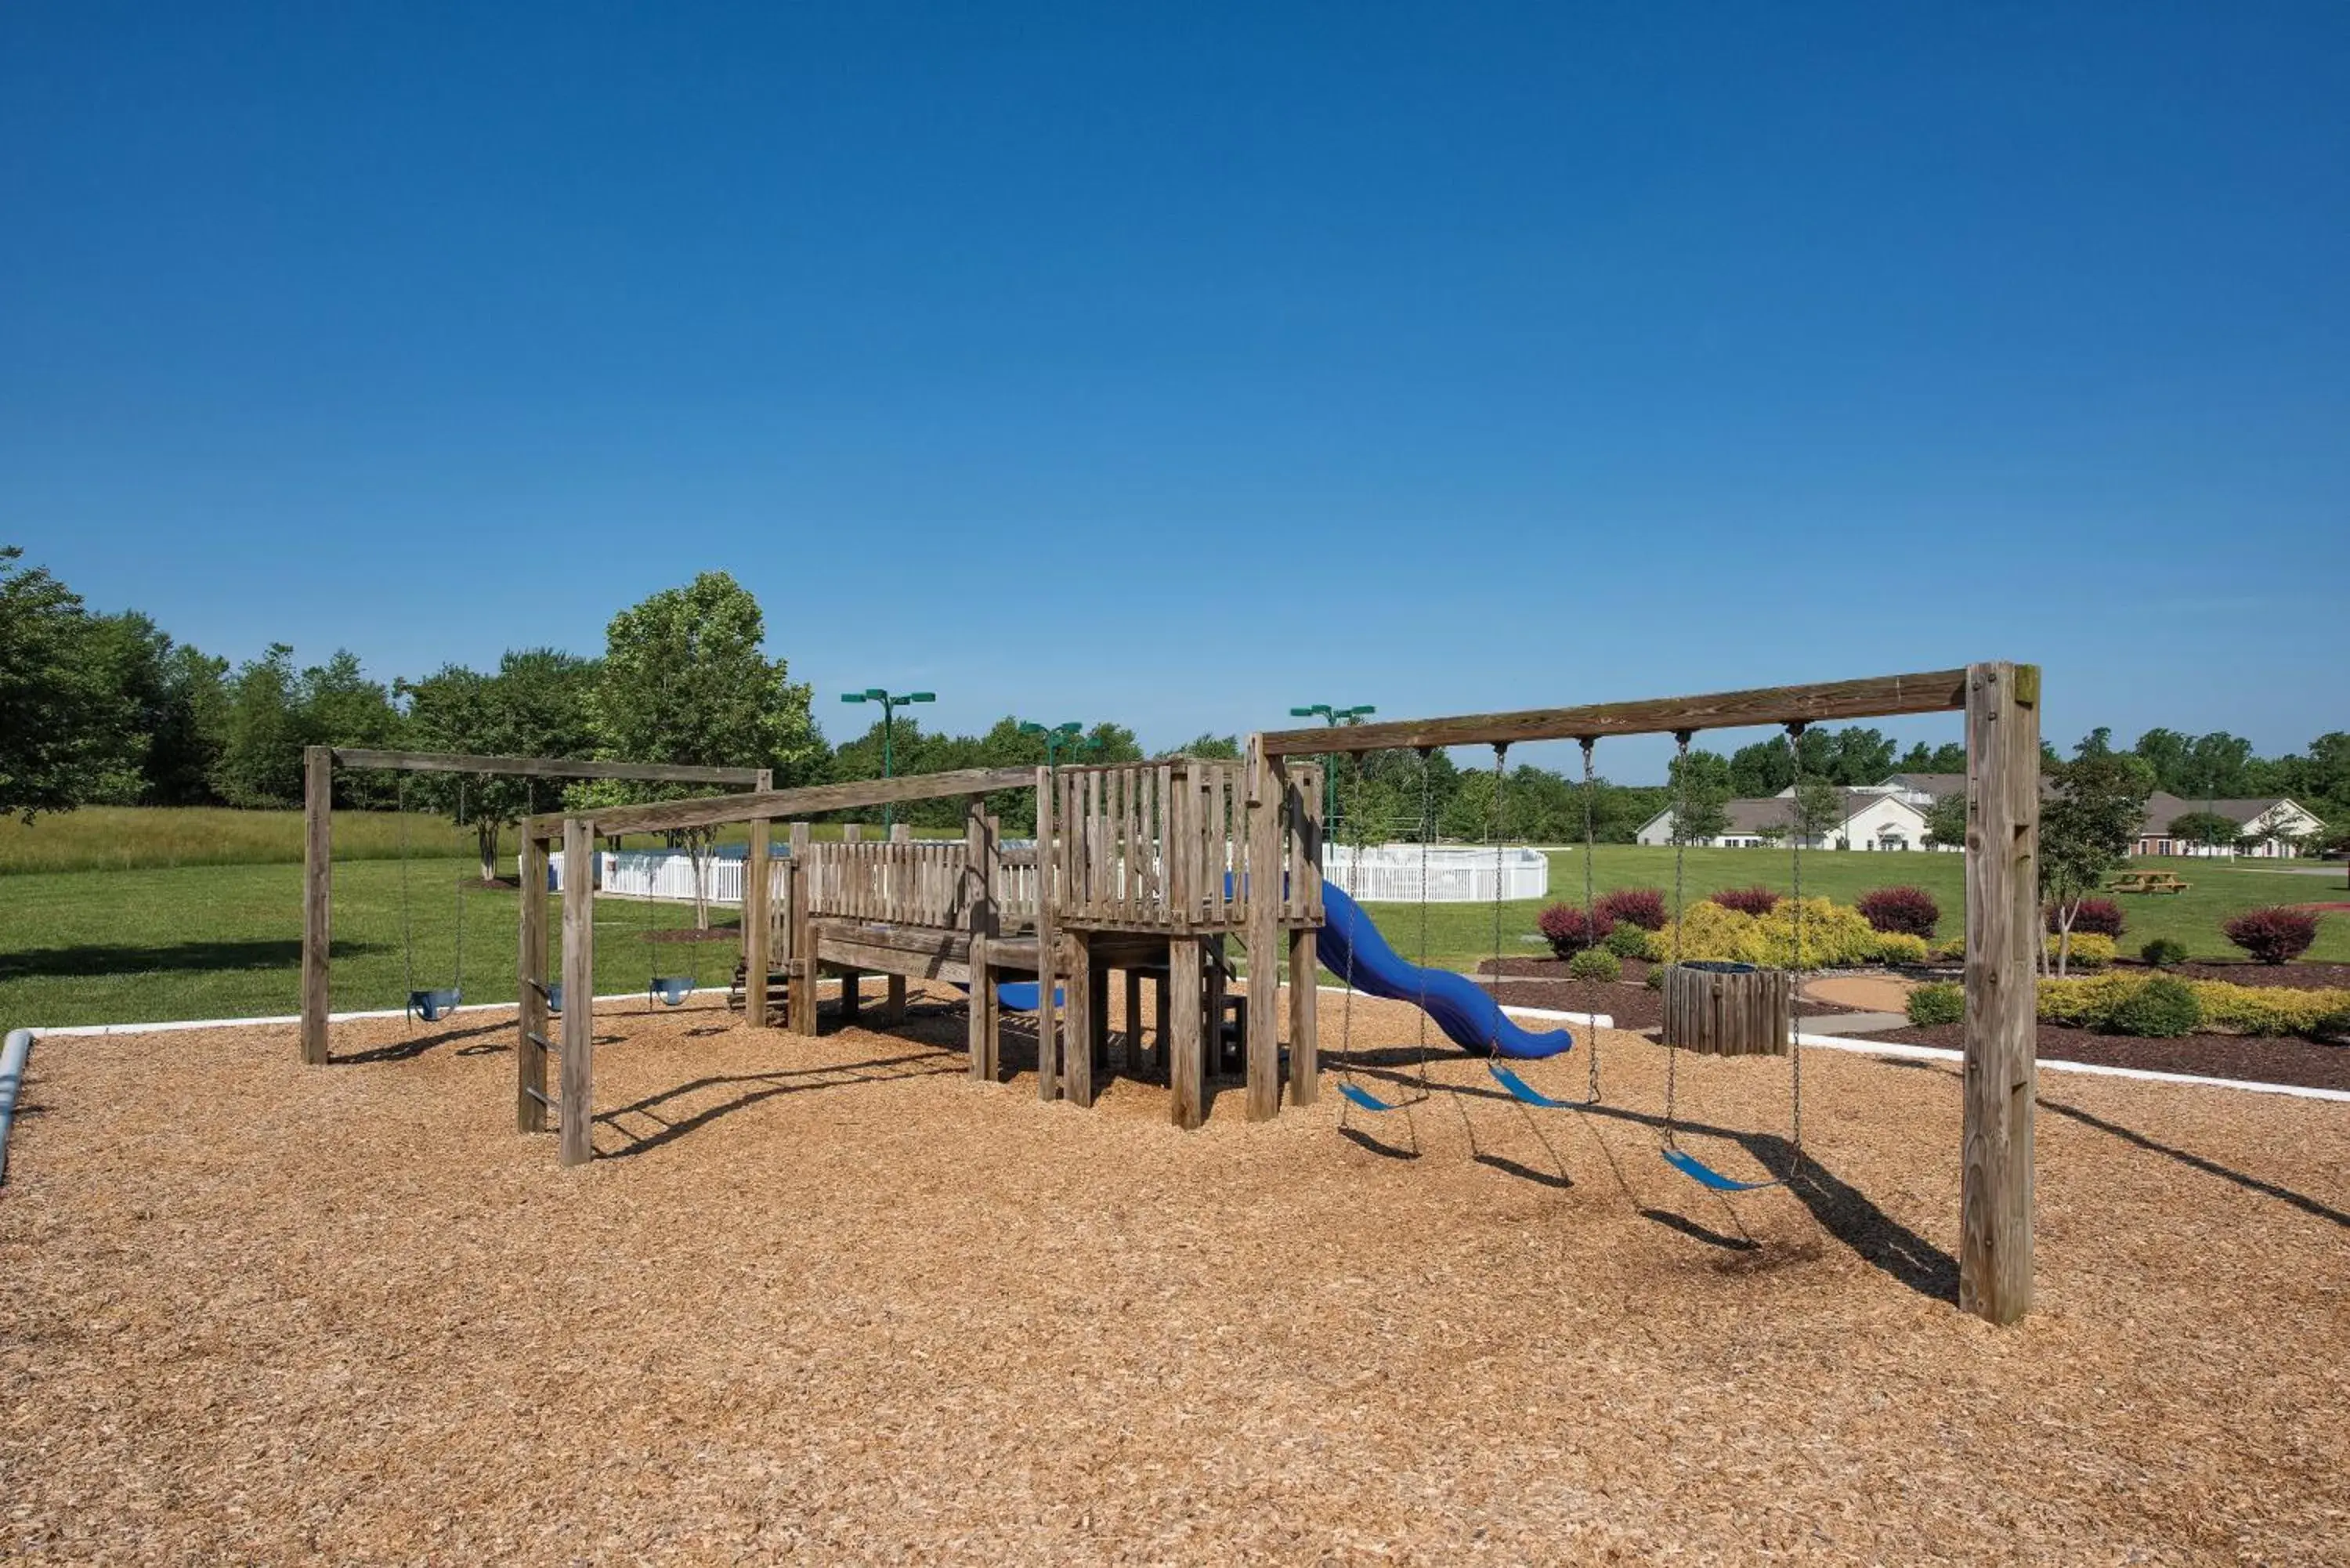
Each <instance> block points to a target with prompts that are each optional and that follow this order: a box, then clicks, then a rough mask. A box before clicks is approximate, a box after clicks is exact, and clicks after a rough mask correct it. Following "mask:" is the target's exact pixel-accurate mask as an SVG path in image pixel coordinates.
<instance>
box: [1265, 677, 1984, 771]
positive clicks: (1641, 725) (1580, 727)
mask: <svg viewBox="0 0 2350 1568" xmlns="http://www.w3.org/2000/svg"><path fill="white" fill-rule="evenodd" d="M1966 705H1967V672H1966V671H1965V670H1929V671H1927V672H1925V673H1923V674H1918V675H1879V676H1874V677H1871V678H1870V679H1868V680H1830V681H1825V682H1822V683H1820V684H1818V685H1813V686H1759V687H1755V688H1753V689H1752V690H1751V691H1719V692H1715V693H1714V694H1712V695H1711V696H1706V697H1660V698H1654V699H1650V700H1648V701H1638V702H1599V703H1594V704H1592V705H1590V706H1588V707H1583V708H1525V709H1521V710H1519V711H1516V712H1512V713H1463V714H1456V715H1454V716H1452V717H1451V718H1442V719H1395V720H1385V721H1382V722H1378V723H1376V724H1341V725H1338V726H1336V727H1331V726H1324V727H1321V728H1318V729H1310V730H1268V731H1266V732H1264V735H1263V749H1264V754H1265V755H1266V756H1268V757H1283V756H1311V755H1318V754H1322V753H1357V752H1378V751H1386V750H1388V748H1390V747H1409V748H1413V749H1419V748H1430V749H1433V748H1435V747H1439V746H1495V745H1516V744H1519V743H1521V742H1527V741H1578V740H1581V739H1582V738H1583V737H1585V736H1586V735H1595V736H1596V735H1669V734H1673V733H1675V732H1679V731H1681V730H1729V729H1736V728H1739V727H1741V726H1743V725H1748V724H1793V723H1798V722H1800V723H1807V724H1810V723H1821V722H1827V721H1830V720H1846V719H1889V718H1893V717H1895V716H1897V715H1898V714H1902V713H1940V712H1946V711H1958V710H1960V709H1963V708H1965V707H1966Z"/></svg>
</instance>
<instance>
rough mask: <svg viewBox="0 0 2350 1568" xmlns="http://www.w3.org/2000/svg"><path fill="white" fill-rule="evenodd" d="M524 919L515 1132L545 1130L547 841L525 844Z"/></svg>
mask: <svg viewBox="0 0 2350 1568" xmlns="http://www.w3.org/2000/svg"><path fill="white" fill-rule="evenodd" d="M519 875H520V877H521V879H522V919H521V922H520V924H521V934H520V936H519V938H518V939H517V942H518V949H519V950H518V951H517V952H516V953H515V973H516V974H517V975H519V976H521V977H522V981H521V986H520V996H519V997H518V998H517V1001H518V1003H519V1005H518V1007H517V1009H516V1017H515V1131H516V1132H526V1133H542V1132H545V1131H546V1044H545V1042H546V1038H547V1035H546V1022H547V1011H546V981H547V975H546V840H545V839H543V838H538V837H535V836H532V835H530V834H527V833H525V834H524V835H523V839H522V867H521V870H520V872H519Z"/></svg>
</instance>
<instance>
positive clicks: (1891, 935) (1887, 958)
mask: <svg viewBox="0 0 2350 1568" xmlns="http://www.w3.org/2000/svg"><path fill="white" fill-rule="evenodd" d="M1925 961H1926V939H1925V938H1923V937H1913V936H1911V935H1910V934H1909V933H1908V932H1907V931H1879V932H1877V962H1879V963H1924V962H1925Z"/></svg>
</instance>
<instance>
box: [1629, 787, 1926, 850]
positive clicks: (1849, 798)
mask: <svg viewBox="0 0 2350 1568" xmlns="http://www.w3.org/2000/svg"><path fill="white" fill-rule="evenodd" d="M1794 793H1795V792H1794V790H1793V789H1792V788H1790V789H1787V790H1783V791H1782V792H1781V793H1780V794H1775V795H1772V796H1770V797H1768V798H1767V799H1763V800H1733V801H1730V802H1727V803H1726V804H1725V805H1724V808H1723V809H1724V813H1725V815H1728V817H1729V818H1730V824H1729V826H1728V827H1727V828H1726V829H1725V830H1724V831H1722V832H1721V833H1720V834H1717V835H1716V836H1713V837H1711V838H1709V839H1707V840H1705V842H1706V843H1707V844H1708V845H1711V846H1713V847H1714V848H1717V849H1760V848H1763V847H1765V846H1772V845H1781V844H1785V843H1786V842H1788V839H1789V837H1790V836H1791V835H1790V830H1791V828H1792V827H1793V826H1794ZM1835 793H1836V801H1837V805H1838V813H1839V815H1837V818H1836V821H1835V826H1832V827H1830V828H1829V829H1828V830H1827V831H1826V832H1825V833H1823V834H1820V835H1818V836H1814V837H1812V838H1807V839H1805V840H1804V847H1805V848H1806V849H1866V850H1882V851H1887V852H1893V851H1899V850H1908V849H1934V848H1948V849H1951V850H1956V849H1957V848H1958V847H1959V846H1957V845H1955V844H1952V845H1932V844H1929V843H1927V842H1926V806H1927V805H1930V804H1932V801H1933V796H1932V795H1930V794H1927V795H1926V798H1925V801H1924V802H1923V803H1922V804H1921V803H1920V802H1919V801H1918V800H1916V799H1914V798H1913V796H1914V795H1916V794H1922V793H1924V792H1922V791H1919V790H1914V789H1911V788H1908V787H1902V788H1887V787H1886V786H1883V785H1877V786H1872V787H1870V788H1866V789H1840V790H1838V791H1836V792H1835ZM1634 837H1635V839H1636V840H1637V841H1638V842H1639V843H1641V844H1670V843H1671V842H1672V841H1673V814H1672V812H1671V810H1670V809H1669V808H1668V809H1666V810H1664V811H1660V812H1659V813H1658V814H1657V815H1654V816H1652V817H1650V818H1649V819H1648V821H1647V822H1645V823H1643V824H1642V825H1641V826H1640V831H1639V832H1638V834H1636V835H1634Z"/></svg>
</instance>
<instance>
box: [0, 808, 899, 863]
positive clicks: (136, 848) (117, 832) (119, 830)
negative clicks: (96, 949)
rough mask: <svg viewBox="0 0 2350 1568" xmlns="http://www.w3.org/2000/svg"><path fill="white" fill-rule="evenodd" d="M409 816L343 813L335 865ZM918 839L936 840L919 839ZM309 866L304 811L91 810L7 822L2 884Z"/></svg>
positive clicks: (397, 835)
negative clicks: (35, 877) (57, 874)
mask: <svg viewBox="0 0 2350 1568" xmlns="http://www.w3.org/2000/svg"><path fill="white" fill-rule="evenodd" d="M402 826H403V825H402V822H401V819H400V814H399V813H396V812H389V811H338V812H337V813H336V814H335V858H336V860H338V861H344V860H392V859H397V858H399V857H400V853H401V844H402V833H401V828H402ZM405 826H406V842H407V844H408V846H409V853H411V854H413V855H415V856H418V857H425V856H432V855H470V854H472V853H473V830H472V829H470V828H466V829H459V828H457V827H455V826H452V825H451V824H450V822H449V820H448V819H447V818H446V817H441V816H430V815H424V814H422V813H421V812H410V813H408V814H407V821H406V824H405ZM840 831H841V830H840V827H839V826H838V825H837V824H834V823H820V824H818V825H817V826H816V828H815V834H816V837H818V838H824V839H836V838H838V837H839V836H840ZM916 836H918V837H929V836H931V834H929V833H927V832H923V831H921V830H917V834H916ZM718 838H719V842H720V843H722V844H723V843H740V842H741V841H742V838H743V829H742V828H740V827H735V828H732V829H724V830H722V831H721V832H720V833H719V836H718ZM659 842H660V841H659V840H658V839H657V838H656V837H654V836H650V835H639V836H635V837H631V838H629V839H628V840H626V841H625V843H626V846H627V847H629V848H631V849H633V848H639V847H646V848H650V847H654V846H657V845H658V844H659ZM515 847H516V846H515V838H514V835H513V834H511V833H509V834H507V835H505V836H504V837H503V838H502V839H501V840H500V841H499V844H498V854H499V858H500V862H501V864H502V865H504V866H507V867H511V866H512V864H513V860H514V854H515ZM301 859H302V814H301V813H300V812H298V811H231V810H229V809H227V808H226V807H224V806H117V805H88V806H84V807H82V808H81V809H80V810H79V811H70V812H66V813H64V814H62V815H57V816H44V817H41V818H39V819H38V820H37V821H36V822H34V823H33V824H32V826H29V827H28V826H26V825H25V824H24V823H22V822H20V821H18V820H16V818H14V817H7V818H0V876H9V875H14V874H17V873H22V872H27V871H118V870H151V869H157V868H161V867H173V866H278V865H298V864H299V863H300V862H301Z"/></svg>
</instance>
